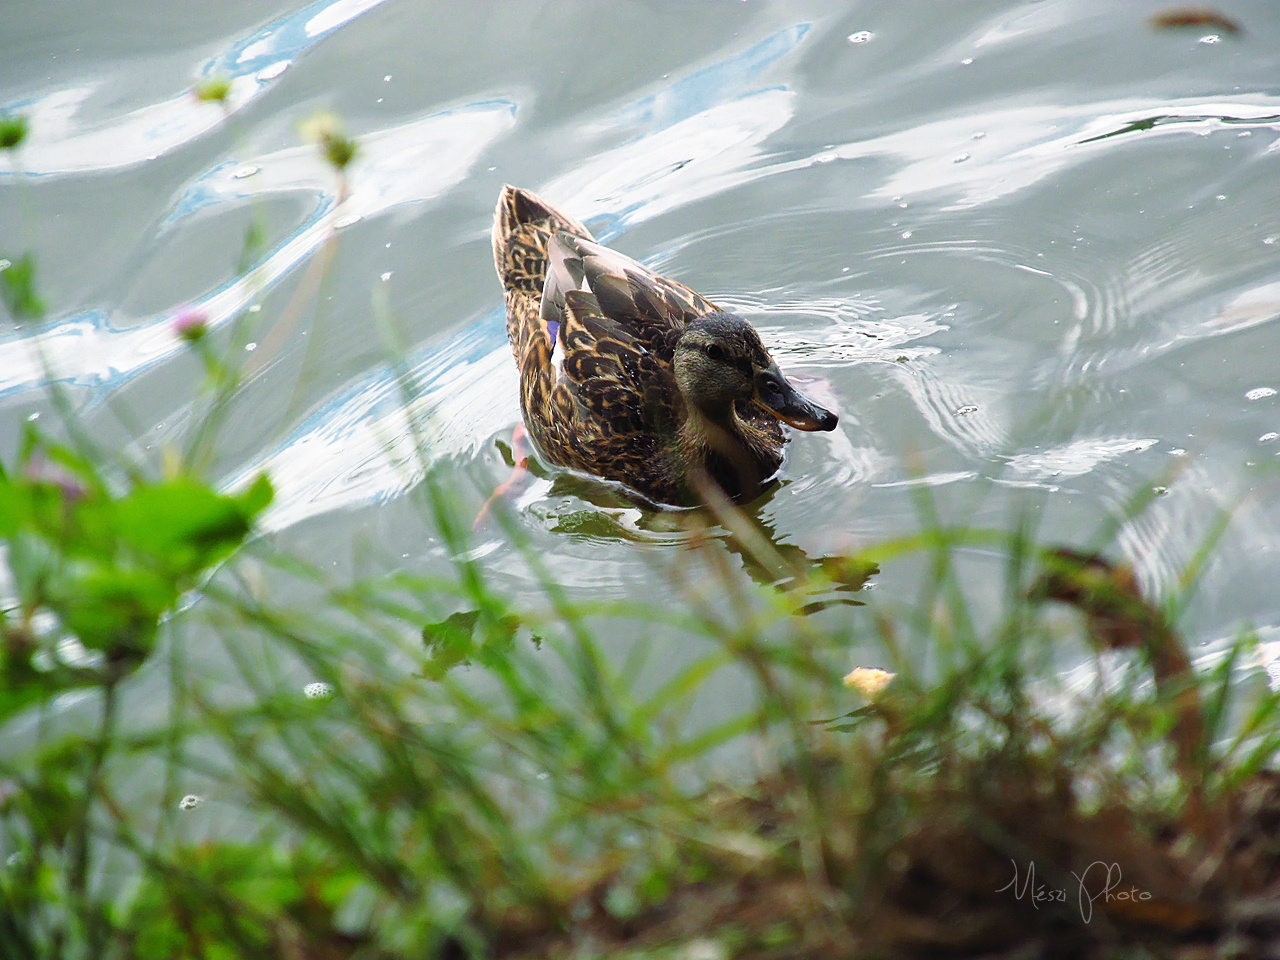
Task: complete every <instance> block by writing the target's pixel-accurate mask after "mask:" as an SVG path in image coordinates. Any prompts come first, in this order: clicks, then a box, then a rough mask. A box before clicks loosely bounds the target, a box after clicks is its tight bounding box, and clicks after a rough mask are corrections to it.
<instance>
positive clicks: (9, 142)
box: [0, 113, 29, 150]
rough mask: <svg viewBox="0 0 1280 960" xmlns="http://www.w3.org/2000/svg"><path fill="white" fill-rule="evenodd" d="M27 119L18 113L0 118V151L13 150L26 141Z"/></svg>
mask: <svg viewBox="0 0 1280 960" xmlns="http://www.w3.org/2000/svg"><path fill="white" fill-rule="evenodd" d="M28 129H29V127H28V124H27V118H26V117H25V116H23V115H22V114H20V113H11V114H7V115H5V116H3V117H0V150H13V149H16V148H17V146H18V145H19V144H20V143H22V141H23V140H25V139H27V130H28Z"/></svg>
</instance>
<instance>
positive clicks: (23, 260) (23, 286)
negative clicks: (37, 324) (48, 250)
mask: <svg viewBox="0 0 1280 960" xmlns="http://www.w3.org/2000/svg"><path fill="white" fill-rule="evenodd" d="M0 300H3V301H4V305H5V306H6V307H7V308H8V310H9V314H10V316H12V317H13V319H14V320H17V321H19V322H21V321H23V320H39V319H40V318H41V317H43V316H44V313H45V305H44V301H43V300H41V299H40V297H39V295H38V294H37V293H36V261H35V258H34V257H32V256H31V254H29V253H24V254H23V255H22V256H20V257H19V258H18V259H16V260H13V261H9V260H0Z"/></svg>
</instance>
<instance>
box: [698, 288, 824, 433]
mask: <svg viewBox="0 0 1280 960" xmlns="http://www.w3.org/2000/svg"><path fill="white" fill-rule="evenodd" d="M674 368H675V376H676V385H677V386H678V387H679V388H680V392H681V393H682V394H683V395H684V398H685V400H686V402H688V403H689V404H691V405H692V406H693V407H694V408H695V409H696V410H697V411H698V412H699V413H700V414H702V415H703V416H704V417H707V418H708V419H710V420H711V421H713V422H716V423H728V422H729V421H730V418H731V416H732V412H733V405H734V403H735V402H737V401H738V400H750V401H751V402H753V403H755V404H756V406H758V407H760V408H761V409H762V410H764V411H765V412H766V413H768V414H770V415H771V416H774V417H777V418H778V419H779V420H781V421H782V422H783V423H788V424H790V425H791V426H793V427H795V428H796V429H797V430H834V429H835V428H836V422H837V418H836V415H835V414H834V413H832V412H831V411H830V410H826V409H824V408H822V407H820V406H819V405H818V404H816V403H814V402H813V401H812V400H810V399H809V398H808V397H806V396H805V395H804V394H802V393H801V392H800V391H799V390H797V389H796V388H795V387H793V386H792V385H791V383H790V381H788V380H787V378H786V377H785V376H783V374H782V371H781V370H779V369H778V365H777V364H776V363H774V362H773V357H771V356H769V351H768V350H766V349H765V348H764V344H763V343H761V342H760V335H759V334H757V333H756V331H755V329H754V328H753V327H752V326H751V324H749V323H747V321H745V320H743V319H742V318H741V317H735V316H734V315H733V314H731V313H712V314H708V315H707V316H705V317H699V318H698V319H696V320H691V321H690V322H689V323H688V325H687V326H685V328H684V331H683V332H682V333H681V334H680V339H679V340H678V341H676V350H675V358H674Z"/></svg>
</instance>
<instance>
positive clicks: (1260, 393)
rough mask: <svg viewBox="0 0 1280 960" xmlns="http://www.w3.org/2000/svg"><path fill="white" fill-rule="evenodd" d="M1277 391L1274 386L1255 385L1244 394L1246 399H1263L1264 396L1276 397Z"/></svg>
mask: <svg viewBox="0 0 1280 960" xmlns="http://www.w3.org/2000/svg"><path fill="white" fill-rule="evenodd" d="M1275 395H1276V391H1275V388H1274V387H1254V388H1253V389H1252V390H1250V391H1249V392H1248V393H1246V394H1245V395H1244V398H1245V399H1246V400H1261V399H1263V398H1264V397H1274V396H1275Z"/></svg>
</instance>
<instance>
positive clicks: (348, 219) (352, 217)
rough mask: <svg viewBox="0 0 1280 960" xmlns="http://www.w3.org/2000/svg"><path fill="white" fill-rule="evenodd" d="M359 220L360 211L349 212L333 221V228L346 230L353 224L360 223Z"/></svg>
mask: <svg viewBox="0 0 1280 960" xmlns="http://www.w3.org/2000/svg"><path fill="white" fill-rule="evenodd" d="M359 222H360V214H358V213H352V214H348V215H347V216H345V217H339V218H338V219H337V220H335V221H333V229H335V230H345V229H346V228H347V227H349V226H351V225H352V224H354V223H359Z"/></svg>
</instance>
